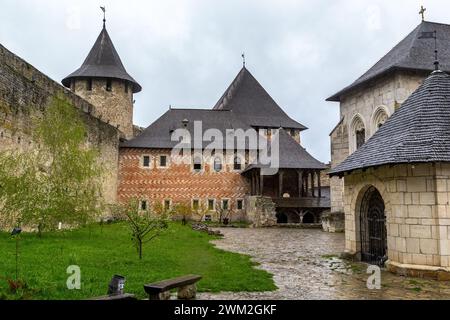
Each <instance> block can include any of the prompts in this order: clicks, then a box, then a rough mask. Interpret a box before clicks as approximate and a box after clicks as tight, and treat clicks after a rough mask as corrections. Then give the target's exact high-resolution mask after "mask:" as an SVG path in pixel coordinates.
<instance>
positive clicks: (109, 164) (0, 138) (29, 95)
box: [0, 45, 119, 203]
mask: <svg viewBox="0 0 450 320" xmlns="http://www.w3.org/2000/svg"><path fill="white" fill-rule="evenodd" d="M55 96H58V97H59V96H62V97H64V98H65V99H67V100H68V101H70V102H71V103H72V104H73V105H74V106H75V107H77V108H80V109H81V110H83V111H84V113H83V120H84V122H85V124H86V126H87V129H88V138H87V144H88V145H91V146H95V147H98V148H99V149H100V152H101V156H100V160H99V161H100V162H101V163H102V165H103V166H104V167H105V168H106V169H107V170H106V172H107V174H106V175H105V176H104V177H103V181H102V184H103V191H102V195H103V197H104V199H105V201H106V202H107V203H114V202H115V200H116V195H117V189H116V188H117V170H118V143H119V132H118V130H117V129H116V128H114V127H113V126H110V125H108V124H106V123H104V122H102V121H100V120H99V119H97V118H95V117H94V116H92V115H91V113H92V111H93V106H92V105H91V104H89V103H88V102H87V101H85V100H83V99H82V98H80V97H78V96H77V95H75V94H73V93H72V92H70V91H69V90H66V89H65V88H63V87H62V86H61V85H59V84H58V83H56V82H55V81H53V80H52V79H50V78H49V77H47V76H46V75H44V74H43V73H41V72H40V71H39V70H37V69H36V68H34V67H33V66H31V65H30V64H28V63H27V62H25V61H24V60H23V59H21V58H19V57H18V56H16V55H14V54H13V53H11V52H10V51H8V50H7V49H6V48H5V47H3V46H1V45H0V150H6V149H11V148H16V149H17V148H20V149H22V150H29V149H32V148H34V146H35V144H34V142H33V141H32V140H31V133H32V129H33V128H32V118H33V117H42V116H43V113H44V111H45V108H46V106H47V105H48V104H49V102H50V101H51V99H52V98H53V97H55Z"/></svg>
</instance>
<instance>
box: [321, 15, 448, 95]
mask: <svg viewBox="0 0 450 320" xmlns="http://www.w3.org/2000/svg"><path fill="white" fill-rule="evenodd" d="M434 31H436V35H437V45H438V51H439V61H440V64H441V68H442V70H445V71H450V25H448V24H442V23H435V22H428V21H423V22H422V23H421V24H420V25H418V26H417V27H416V28H415V29H414V30H413V31H412V32H411V33H410V34H409V35H408V36H407V37H406V38H404V39H403V40H402V41H400V43H399V44H397V45H396V46H395V47H394V48H393V49H392V50H391V51H389V52H388V53H387V54H386V55H385V56H384V57H383V58H381V59H380V61H378V62H377V63H376V64H375V65H374V66H373V67H372V68H370V69H369V70H368V71H367V72H366V73H364V74H363V75H362V76H361V77H359V78H358V79H357V80H356V81H355V82H353V83H352V84H351V85H349V86H348V87H346V88H344V89H342V90H341V91H339V92H338V93H336V94H334V95H333V96H331V97H330V98H328V99H327V101H340V100H341V96H342V95H344V94H347V93H348V92H349V91H351V90H353V89H355V88H357V87H359V86H361V85H363V84H364V83H366V82H367V81H370V80H372V79H374V78H376V77H379V76H382V75H384V74H386V73H388V72H391V71H394V70H412V71H419V72H420V71H422V72H427V73H428V72H431V71H433V70H434V39H433V38H428V39H423V38H422V39H420V37H421V35H422V34H423V33H429V32H434Z"/></svg>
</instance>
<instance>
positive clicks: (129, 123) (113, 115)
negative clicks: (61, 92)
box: [62, 23, 142, 139]
mask: <svg viewBox="0 0 450 320" xmlns="http://www.w3.org/2000/svg"><path fill="white" fill-rule="evenodd" d="M62 84H63V85H64V86H65V87H67V88H70V89H71V90H72V91H73V92H75V93H76V94H78V95H79V96H81V97H82V98H84V99H86V100H87V101H89V102H90V103H91V104H92V105H93V106H94V107H95V114H96V115H97V116H99V117H101V119H102V120H104V121H106V122H109V123H110V124H111V125H114V126H117V127H118V128H119V130H121V131H122V132H123V133H124V135H125V137H126V138H127V139H131V138H132V137H133V94H134V93H137V92H140V91H141V90H142V88H141V86H140V85H139V83H137V81H136V80H134V79H133V78H132V77H131V76H130V75H129V74H128V73H127V71H126V70H125V67H124V66H123V64H122V61H121V60H120V57H119V54H118V53H117V51H116V49H115V48H114V44H113V43H112V41H111V38H110V37H109V34H108V31H107V30H106V26H105V23H104V24H103V29H102V31H101V32H100V35H99V36H98V38H97V41H95V44H94V46H93V47H92V49H91V51H90V52H89V54H88V56H87V58H86V60H85V61H84V62H83V65H82V66H81V67H80V68H79V69H78V70H76V71H75V72H73V73H71V74H70V75H69V76H67V77H66V78H64V79H63V80H62Z"/></svg>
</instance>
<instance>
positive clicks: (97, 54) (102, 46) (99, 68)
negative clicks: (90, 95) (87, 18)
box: [62, 26, 142, 93]
mask: <svg viewBox="0 0 450 320" xmlns="http://www.w3.org/2000/svg"><path fill="white" fill-rule="evenodd" d="M74 78H113V79H120V80H127V81H129V82H131V83H132V84H133V92H134V93H136V92H139V91H141V90H142V88H141V86H140V85H139V83H137V81H136V80H134V79H133V77H131V76H130V75H129V74H128V73H127V71H126V70H125V67H124V66H123V64H122V61H121V60H120V57H119V54H118V53H117V51H116V49H115V48H114V44H113V43H112V40H111V38H110V37H109V34H108V31H107V30H106V28H105V26H103V29H102V31H101V32H100V35H99V36H98V38H97V40H96V41H95V44H94V46H93V47H92V49H91V51H90V52H89V54H88V56H87V58H86V60H84V62H83V65H82V66H81V67H80V68H79V69H78V70H76V71H75V72H73V73H72V74H70V75H69V76H67V77H66V78H64V79H63V80H62V84H63V85H64V86H66V87H67V88H69V87H70V83H71V80H72V79H74Z"/></svg>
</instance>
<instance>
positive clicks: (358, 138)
mask: <svg viewBox="0 0 450 320" xmlns="http://www.w3.org/2000/svg"><path fill="white" fill-rule="evenodd" d="M350 133H351V151H352V152H355V151H356V150H358V149H359V148H361V146H362V145H363V144H364V143H365V142H366V126H365V125H364V122H363V120H362V118H361V116H360V115H356V116H355V117H354V118H353V121H352V123H351V126H350Z"/></svg>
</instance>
